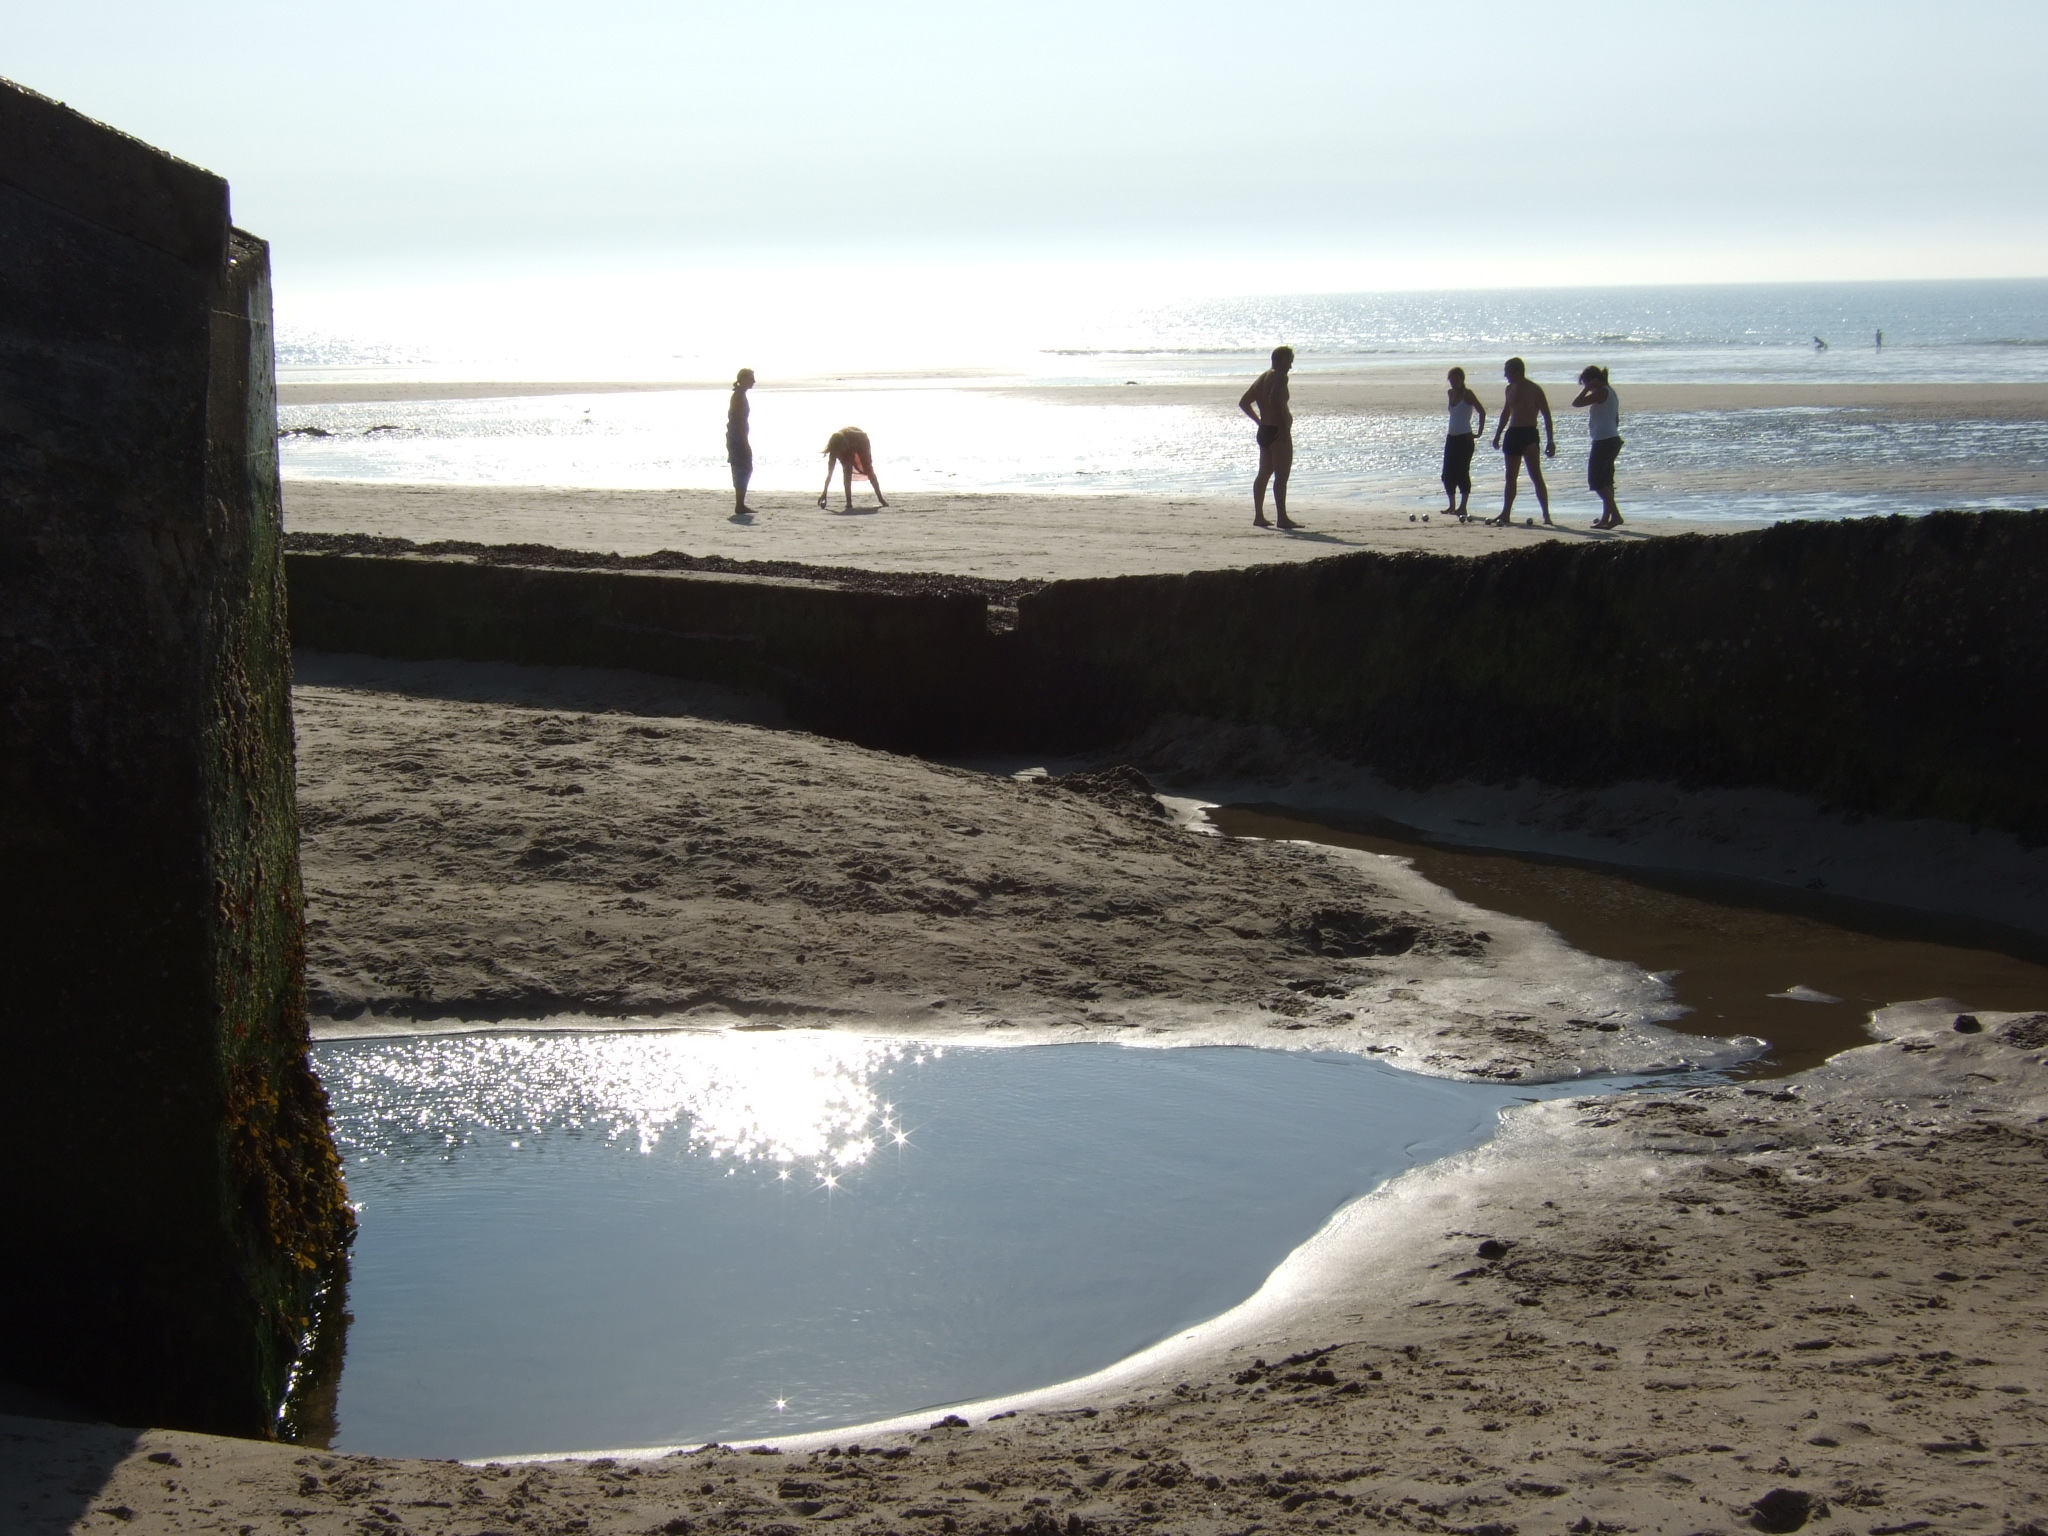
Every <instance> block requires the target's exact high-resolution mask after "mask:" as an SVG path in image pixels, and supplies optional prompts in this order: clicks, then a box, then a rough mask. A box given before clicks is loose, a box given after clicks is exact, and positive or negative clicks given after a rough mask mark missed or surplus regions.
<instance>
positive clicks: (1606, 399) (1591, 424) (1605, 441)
mask: <svg viewBox="0 0 2048 1536" xmlns="http://www.w3.org/2000/svg"><path fill="white" fill-rule="evenodd" d="M1572 404H1573V405H1576V406H1584V407H1585V408H1586V426H1587V427H1588V429H1589V430H1590V431H1591V432H1592V435H1593V449H1592V452H1591V453H1590V454H1589V455H1588V456H1587V459H1586V485H1587V486H1588V487H1589V488H1590V489H1592V490H1594V491H1596V492H1598V493H1599V496H1600V520H1599V521H1598V522H1596V523H1594V524H1593V526H1594V527H1595V528H1619V527H1620V526H1621V508H1620V507H1618V506H1616V505H1615V501H1614V461H1615V460H1616V459H1617V458H1619V457H1620V456H1621V397H1620V396H1619V395H1617V394H1615V392H1614V387H1613V386H1612V385H1610V384H1609V383H1608V382H1607V370H1606V369H1605V368H1588V369H1587V370H1586V371H1585V372H1583V373H1581V374H1580V375H1579V395H1578V398H1577V399H1576V400H1574V401H1572Z"/></svg>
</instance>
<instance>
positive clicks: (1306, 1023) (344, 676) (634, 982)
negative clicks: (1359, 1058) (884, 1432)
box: [296, 657, 1715, 1079]
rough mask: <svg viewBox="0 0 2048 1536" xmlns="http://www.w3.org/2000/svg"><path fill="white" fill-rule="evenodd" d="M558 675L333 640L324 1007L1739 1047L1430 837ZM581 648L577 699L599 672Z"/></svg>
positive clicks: (1611, 1049)
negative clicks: (1537, 917)
mask: <svg viewBox="0 0 2048 1536" xmlns="http://www.w3.org/2000/svg"><path fill="white" fill-rule="evenodd" d="M560 676H561V674H556V673H554V672H551V671H550V670H549V669H526V668H512V667H504V668H488V667H483V668H479V667H474V666H470V667H465V666H462V665H460V664H441V665H440V666H439V667H438V668H420V667H417V666H408V665H407V664H403V663H383V662H371V661H368V660H366V659H363V658H333V657H327V658H320V657H303V658H301V669H300V685H299V688H298V690H297V695H296V701H297V718H298V731H299V765H300V780H301V788H300V798H299V807H300V819H301V823H302V826H303V828H304V871H305V881H306V891H307V908H308V918H309V935H308V951H307V954H308V965H309V980H310V984H311V991H312V1002H313V1008H314V1012H315V1013H316V1015H318V1016H320V1017H321V1018H322V1019H325V1020H330V1021H339V1022H340V1023H344V1024H345V1023H348V1022H350V1021H353V1023H354V1024H355V1025H356V1026H357V1027H358V1028H365V1029H378V1030H385V1029H389V1028H391V1027H392V1026H393V1025H394V1024H396V1023H402V1022H403V1021H408V1020H419V1021H430V1022H445V1021H449V1020H484V1021H492V1020H521V1019H531V1018H538V1017H544V1016H548V1015H557V1014H579V1015H588V1016H596V1017H601V1018H620V1017H639V1018H643V1019H650V1020H654V1021H659V1022H666V1023H671V1024H689V1023H696V1024H710V1025H718V1024H725V1025H731V1024H737V1023H740V1022H743V1021H744V1022H747V1023H750V1024H751V1025H754V1026H756V1027H759V1026H761V1025H764V1024H785V1025H798V1024H812V1025H824V1024H833V1025H837V1026H840V1027H849V1026H850V1027H855V1028H870V1029H887V1030H889V1031H891V1032H893V1033H902V1032H904V1031H906V1030H912V1031H915V1032H918V1033H921V1034H934V1033H957V1032H960V1031H970V1032H972V1033H973V1034H975V1035H976V1036H977V1037H987V1036H988V1035H989V1034H990V1032H993V1031H1009V1032H1012V1033H1010V1034H1008V1035H1007V1036H1005V1038H1011V1039H1019V1040H1022V1039H1031V1038H1059V1039H1119V1038H1128V1037H1130V1036H1132V1035H1134V1034H1135V1035H1138V1036H1145V1035H1150V1034H1153V1033H1155V1032H1160V1031H1165V1032H1169V1033H1170V1034H1171V1035H1173V1037H1175V1038H1176V1039H1181V1040H1186V1041H1190V1042H1192V1041H1193V1040H1196V1039H1200V1040H1203V1041H1205V1042H1212V1043H1220V1042H1231V1041H1234V1042H1247V1041H1256V1042H1257V1043H1275V1042H1276V1041H1279V1042H1285V1043H1288V1044H1297V1045H1311V1044H1312V1045H1314V1046H1317V1047H1325V1048H1327V1047H1341V1048H1349V1049H1354V1050H1356V1049H1372V1050H1378V1051H1382V1052H1385V1053H1388V1054H1390V1055H1393V1056H1394V1057H1395V1058H1396V1059H1398V1060H1401V1061H1402V1062H1403V1063H1404V1064H1407V1065H1413V1066H1415V1067H1417V1068H1419V1069H1421V1070H1426V1071H1432V1072H1438V1073H1443V1074H1447V1075H1453V1076H1487V1077H1497V1078H1508V1079H1513V1078H1527V1077H1539V1076H1540V1077H1555V1076H1570V1075H1573V1074H1574V1073H1575V1072H1578V1071H1581V1070H1589V1069H1590V1070H1602V1069H1613V1068H1634V1069H1640V1068H1644V1067H1649V1066H1654V1065H1657V1064H1660V1063H1670V1062H1673V1061H1676V1060H1680V1059H1692V1060H1699V1059H1702V1057H1703V1055H1704V1053H1706V1052H1708V1051H1711V1050H1713V1049H1714V1048H1715V1047H1714V1044H1713V1043H1712V1042H1706V1041H1700V1040H1695V1039H1691V1038H1689V1037H1683V1036H1677V1035H1673V1034H1671V1033H1670V1032H1668V1031H1665V1030H1662V1029H1659V1028H1656V1027H1655V1026H1654V1024H1653V1023H1652V1022H1651V1021H1653V1020H1654V1019H1657V1018H1661V1017H1665V1016H1668V1012H1669V1010H1668V1004H1667V1003H1666V997H1667V994H1666V992H1665V989H1664V987H1663V986H1662V984H1661V983H1658V982H1656V981H1654V980H1652V979H1651V978H1649V977H1647V976H1645V975H1644V974H1643V973H1642V972H1641V971H1639V970H1636V969H1634V968H1633V967H1629V966H1626V965H1620V964H1617V963H1614V962H1609V961H1603V960H1596V959H1594V958H1592V957H1590V956H1586V955H1581V954H1578V953H1577V952H1575V951H1573V950H1571V949H1569V948H1567V947H1566V946H1565V945H1564V944H1562V943H1561V942H1560V941H1559V940H1557V939H1556V937H1555V936H1554V935H1552V934H1550V933H1549V931H1548V930H1547V929H1543V928H1541V927H1538V926H1537V925H1535V924H1530V923H1517V922H1515V921H1514V920H1512V919H1505V918H1499V919H1497V918H1496V917H1495V916H1494V915H1493V914H1489V913H1486V912H1483V911H1481V910H1479V909H1477V908H1473V907H1467V906H1464V905H1463V904H1461V903H1459V902H1457V901H1455V900H1454V899H1453V898H1451V897H1449V896H1448V895H1447V894H1446V893H1445V892H1443V891H1441V890H1440V889H1438V888H1437V887H1435V886H1432V885H1429V884H1428V883H1427V882H1425V881H1422V880H1421V879H1419V878H1418V877H1416V876H1415V875H1414V874H1413V872H1412V871H1410V870H1408V869H1407V868H1406V867H1405V865H1403V864H1402V863H1400V862H1399V861H1395V860H1386V859H1377V858H1374V857H1373V856H1370V855H1357V856H1353V855H1345V854H1337V853H1333V852H1331V851H1328V850H1322V849H1314V848H1309V847H1306V846H1303V845H1298V844H1285V843H1257V842H1250V841H1241V842H1232V841H1225V840H1222V839H1219V838H1213V837H1197V836H1192V835H1190V834H1189V833H1188V832H1186V831H1184V830H1182V829H1181V828H1180V827H1178V826H1177V825H1176V824H1175V823H1174V821H1173V820H1172V819H1171V818H1170V817H1168V816H1167V815H1166V814H1165V812H1164V811H1163V810H1162V808H1161V807H1160V806H1159V804H1158V803H1157V802H1156V801H1154V800H1153V799H1152V798H1151V797H1150V796H1149V795H1148V794H1147V793H1146V792H1145V789H1144V786H1143V781H1142V780H1136V781H1135V782H1129V781H1118V780H1116V779H1115V778H1114V777H1111V778H1098V779H1094V780H1086V779H1084V780H1079V781H1073V782H1067V781H1062V782H1060V783H1054V784H1045V783H1028V782H1027V783H1020V782H1017V781H1014V780H1010V779H1006V778H999V777H994V776H991V775H988V774H982V773H971V772H967V771H965V770H961V769H956V768H947V767H941V766H934V765H932V764H928V763H924V762H921V761H918V760H916V759H913V758H904V757H896V756H892V755H890V754H887V753H882V752H872V751H867V750H864V749H862V748H858V747H853V746H849V745H847V744H846V743H843V742H837V741H830V740H826V739H824V738H820V737H814V736H808V735H804V734H801V733H797V732H791V731H786V730H773V729H768V728H765V727H764V726H762V725H758V724H748V723H745V722H743V721H738V720H731V719H725V720H720V719H708V718H703V717H702V716H696V715H682V714H645V713H642V714H625V713H591V712H588V710H587V709H563V708H546V707H540V701H541V700H543V699H544V698H546V697H550V695H548V694H547V693H546V688H547V687H548V686H552V685H549V684H548V683H547V681H546V680H547V679H549V678H557V679H559V678H560ZM568 676H569V677H570V678H571V679H572V681H573V680H575V679H578V678H582V679H584V680H585V682H575V683H574V686H570V687H569V688H568V691H567V692H565V693H561V694H558V695H553V697H556V698H557V701H558V702H566V701H567V700H569V699H571V698H581V699H582V700H583V702H584V703H585V704H586V705H588V704H590V703H591V702H593V701H594V700H597V699H598V696H597V695H592V694H590V693H588V692H587V691H586V692H581V693H579V692H578V691H577V689H579V688H583V687H585V686H586V683H587V678H588V674H568ZM435 679H439V680H440V681H439V685H437V684H436V683H435V682H434V680H435ZM464 680H466V682H465V681H464ZM452 685H460V686H452ZM400 686H402V687H406V688H408V689H410V690H412V691H411V692H410V693H408V694H401V693H397V692H392V691H383V690H385V689H390V688H395V687H400ZM435 686H440V691H441V692H443V693H447V692H451V691H452V692H457V693H460V692H462V691H463V688H464V687H466V688H467V690H468V693H469V695H470V697H468V698H449V697H427V696H422V695H423V693H425V692H431V691H432V690H433V688H434V687H435ZM536 690H539V691H536ZM493 692H495V693H496V695H497V698H496V699H495V700H485V699H483V698H480V697H478V695H479V694H480V693H482V694H488V693H493ZM508 696H509V697H510V699H511V700H513V701H510V702H508V701H507V697H508ZM521 701H523V702H521ZM643 707H646V708H657V707H667V708H680V707H682V706H681V704H680V703H677V704H671V705H667V706H662V705H660V704H659V702H658V701H654V702H648V703H645V704H644V706H643ZM323 1027H324V1028H325V1029H326V1031H327V1032H329V1033H332V1032H334V1028H335V1025H334V1024H328V1025H325V1026H323Z"/></svg>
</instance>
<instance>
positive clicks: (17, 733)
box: [0, 83, 351, 1434]
mask: <svg viewBox="0 0 2048 1536" xmlns="http://www.w3.org/2000/svg"><path fill="white" fill-rule="evenodd" d="M0 253H4V255H0V259H4V261H5V264H6V270H5V274H4V276H5V283H6V287H7V291H8V303H7V305H6V307H5V308H4V310H0V615H4V618H0V968H4V971H5V974H7V976H8V978H9V986H8V988H7V989H6V990H5V992H4V993H0V1036H4V1038H5V1039H6V1041H7V1044H8V1046H9V1049H10V1056H11V1060H10V1069H9V1071H8V1072H7V1073H5V1074H0V1201H4V1209H5V1212H6V1217H7V1221H8V1226H9V1242H8V1244H7V1247H6V1249H5V1256H4V1257H0V1307H4V1308H5V1310H6V1312H7V1314H8V1315H9V1316H10V1317H12V1318H14V1319H16V1320H17V1323H16V1325H15V1326H12V1327H10V1328H9V1329H8V1330H6V1331H5V1333H4V1335H0V1374H4V1375H8V1376H12V1377H14V1378H16V1379H20V1380H25V1381H28V1382H30V1383H32V1384H34V1385H37V1386H41V1387H43V1388H45V1389H47V1390H50V1391H53V1392H56V1393H59V1394H61V1395H63V1396H65V1397H68V1398H70V1399H72V1400H74V1401H78V1402H81V1403H84V1404H86V1405H88V1406H91V1407H93V1408H94V1409H96V1410H97V1411H99V1412H101V1413H104V1414H106V1415H108V1416H109V1417H112V1418H115V1419H118V1420H123V1421H126V1422H138V1423H139V1422H154V1423H162V1424H171V1425H181V1426H186V1427H192V1428H203V1429H211V1430H219V1431H225V1432H230V1433H240V1434H264V1433H267V1432H269V1430H270V1428H271V1425H272V1424H273V1422H274V1416H275V1413H276V1410H277V1407H278V1402H279V1398H280V1396H281V1394H282V1391H283V1388H284V1385H285V1382H286V1379H287V1375H288V1372H289V1370H290V1366H291V1361H292V1357H293V1355H294V1353H295V1352H296V1350H297V1348H298V1347H299V1340H300V1338H301V1335H302V1334H303V1332H304V1329H305V1326H306V1320H307V1318H308V1317H309V1315H310V1312H311V1309H312V1305H313V1301H314V1297H315V1295H316V1293H317V1291H318V1290H319V1288H320V1286H321V1284H322V1283H323V1281H324V1280H325V1278H326V1276H327V1274H328V1272H330V1271H331V1270H332V1269H333V1268H334V1266H335V1265H337V1264H338V1263H339V1261H340V1259H341V1257H342V1254H343V1251H344V1249H345V1246H346V1243H347V1240H348V1237H349V1235H350V1231H351V1222H350V1219H349V1212H348V1209H347V1205H346V1202H345V1199H344V1196H343V1190H342V1185H341V1181H340V1175H339V1169H338V1165H337V1162H336V1159H335V1155H334V1151H333V1147H332V1142H331V1138H330V1136H329V1134H328V1126H327V1116H326V1106H325V1102H324V1099H323V1098H322V1096H321V1093H320V1090H319V1085H318V1083H317V1082H316V1081H315V1080H314V1079H313V1078H312V1076H311V1073H310V1071H309V1069H308V1067H307V1065H306V1060H305V1047H306V1027H305V1012H304V999H303V958H302V920H301V909H300V895H299V880H298V851H297V830H296V821H295V814H294V809H293V775H292V738H291V717H290V702H289V681H290V679H289V653H288V650H287V645H286V635H285V612H284V586H283V575H282V565H281V553H280V543H281V521H280V514H279V497H278V489H277V469H276V458H275V442H274V437H275V428H274V420H275V403H274V389H273V384H272V378H271V338H270V331H269V326H270V291H269V275H268V253H267V251H266V250H265V248H264V247H263V245H262V242H260V241H257V240H254V239H252V238H250V237H248V236H244V235H241V234H240V233H239V232H231V231H230V228H229V225H228V222H227V188H226V185H225V183H223V182H221V181H220V179H219V178H217V177H214V176H211V175H209V174H207V173H206V172H204V171H200V170H197V169H196V168H194V167H191V166H187V165H183V164H181V163H180V162H177V161H175V160H172V159H171V158H170V157H168V156H164V155H160V154H158V153H157V152H156V151H154V150H151V149H149V148H148V147H147V146H145V145H141V144H139V143H137V142H136V141H135V140H133V139H129V138H127V137H125V136H123V135H121V134H118V133H115V132H114V131H113V130H111V129H108V128H105V127H103V126H102V125H100V124H97V123H93V122H91V121H89V120H87V119H85V118H82V117H80V116H79V115H78V114H76V113H73V112H70V111H68V110H67V109H65V108H63V107H61V106H60V105H58V104H56V103H54V102H50V101H48V100H46V99H45V98H42V97H39V96H36V95H35V94H34V93H32V92H28V91H24V90H21V89H19V88H18V87H13V86H10V85H6V84H5V83H0ZM30 1319H32V1320H33V1321H28V1320H30Z"/></svg>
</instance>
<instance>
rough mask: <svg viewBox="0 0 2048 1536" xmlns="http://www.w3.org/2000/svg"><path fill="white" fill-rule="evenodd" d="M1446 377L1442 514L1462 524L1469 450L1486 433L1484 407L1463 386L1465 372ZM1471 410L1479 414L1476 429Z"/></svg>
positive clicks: (1468, 497)
mask: <svg viewBox="0 0 2048 1536" xmlns="http://www.w3.org/2000/svg"><path fill="white" fill-rule="evenodd" d="M1447 377H1448V378H1449V379H1450V385H1451V388H1450V396H1451V420H1450V427H1449V429H1448V430H1447V431H1446V432H1445V433H1444V496H1445V498H1446V503H1445V506H1444V515H1445V516H1446V517H1455V518H1457V519H1458V520H1459V521H1460V522H1463V521H1464V520H1465V517H1466V514H1467V513H1468V512H1469V511H1470V510H1471V506H1472V450H1473V449H1474V448H1475V447H1477V446H1478V444H1479V434H1480V433H1481V432H1484V431H1485V430H1486V407H1485V406H1484V405H1482V404H1480V401H1479V397H1478V396H1477V395H1475V394H1473V393H1472V391H1471V390H1469V389H1467V388H1466V387H1465V370H1464V369H1462V368H1453V369H1452V370H1451V371H1450V373H1449V374H1448V375H1447ZM1474 411H1477V412H1478V413H1479V424H1478V425H1477V426H1476V427H1475V426H1474V425H1473V424H1472V413H1473V412H1474Z"/></svg>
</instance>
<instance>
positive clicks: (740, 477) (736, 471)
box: [732, 457, 754, 517]
mask: <svg viewBox="0 0 2048 1536" xmlns="http://www.w3.org/2000/svg"><path fill="white" fill-rule="evenodd" d="M753 478H754V461H753V459H752V458H751V457H749V458H748V459H747V461H746V462H745V463H743V464H735V465H733V467H732V515H733V516H734V517H752V516H753V515H754V509H753V508H752V507H750V506H748V505H747V482H748V481H750V480H752V479H753Z"/></svg>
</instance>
